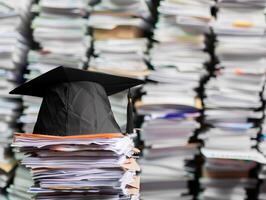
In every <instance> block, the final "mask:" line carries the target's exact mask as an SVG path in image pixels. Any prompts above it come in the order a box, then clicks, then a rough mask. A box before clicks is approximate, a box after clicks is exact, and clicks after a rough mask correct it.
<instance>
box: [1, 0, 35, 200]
mask: <svg viewBox="0 0 266 200" xmlns="http://www.w3.org/2000/svg"><path fill="white" fill-rule="evenodd" d="M30 5H31V0H13V1H9V0H0V26H1V29H0V85H1V86H0V87H1V89H0V194H1V192H2V190H3V188H5V187H6V186H7V185H8V184H9V182H10V180H11V179H12V177H13V172H14V168H15V166H16V162H15V161H14V158H13V155H12V152H11V150H10V143H11V141H12V134H13V131H14V130H18V125H17V118H18V117H19V114H20V111H21V99H20V97H13V98H12V97H10V96H9V95H8V93H9V91H10V90H11V89H13V88H14V87H16V85H17V84H18V83H19V81H20V79H21V71H22V70H23V67H24V65H25V63H26V54H27V52H28V41H27V38H26V36H27V35H28V31H29V28H28V24H29V18H30V15H29V12H28V11H29V7H30ZM0 198H1V199H4V198H5V197H4V196H0Z"/></svg>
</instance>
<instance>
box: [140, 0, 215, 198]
mask: <svg viewBox="0 0 266 200" xmlns="http://www.w3.org/2000/svg"><path fill="white" fill-rule="evenodd" d="M212 5H213V2H212V1H207V0H201V1H193V0H190V1H187V0H186V1H182V0H181V1H171V0H163V1H161V2H160V6H159V8H158V11H159V17H158V22H157V24H156V29H155V30H154V40H155V41H156V42H154V43H153V46H152V49H151V51H150V63H151V65H152V67H153V68H154V70H153V71H152V72H151V73H150V75H149V76H148V80H150V81H151V82H149V83H147V84H146V85H145V86H144V87H143V89H142V91H143V93H144V95H143V96H142V98H141V102H137V104H136V107H137V112H138V114H140V115H144V116H145V117H144V123H143V124H142V126H141V139H142V140H143V141H144V145H145V150H144V154H143V160H144V165H143V166H142V167H143V168H144V169H145V168H146V167H148V166H146V165H147V164H149V162H150V163H155V166H156V165H158V166H159V167H160V168H161V169H160V170H157V173H156V170H155V169H154V170H151V171H150V177H152V176H154V177H158V179H160V180H157V182H158V185H157V186H156V185H154V184H153V180H152V179H151V178H149V176H148V175H149V171H146V172H145V170H144V171H143V174H142V175H143V178H142V184H143V185H144V186H143V191H142V196H143V199H146V198H147V199H156V198H160V195H159V196H158V193H161V195H163V194H166V193H167V194H169V199H182V198H189V199H191V196H190V195H188V196H186V195H185V196H184V194H189V192H190V191H189V190H188V182H189V181H190V180H193V178H194V177H193V173H194V172H195V171H194V170H195V168H194V167H195V166H191V160H193V159H194V156H195V155H196V154H197V150H196V148H197V147H196V146H197V145H196V144H193V145H191V144H190V145H188V143H189V140H190V139H191V137H192V136H194V134H195V131H196V130H197V129H198V128H200V124H199V123H198V122H197V121H196V119H197V117H199V116H200V109H201V108H202V105H201V101H200V99H199V98H198V92H197V88H199V87H200V83H201V79H202V78H203V76H204V75H205V74H206V70H205V66H204V65H205V63H207V62H208V61H209V60H210V57H209V55H208V53H207V52H204V49H205V36H204V34H205V33H209V31H210V28H209V23H210V21H211V19H212V16H211V8H210V7H211V6H212ZM151 155H153V156H151ZM149 157H152V158H150V159H149ZM167 160H169V162H168V161H167ZM169 169H172V170H169ZM164 171H167V173H168V176H164ZM188 172H189V173H188ZM146 173H148V174H146ZM152 173H153V174H152ZM170 177H172V178H170ZM180 177H182V178H180ZM169 178H170V179H169ZM171 181H173V185H176V184H177V185H179V186H176V187H175V186H174V187H170V186H169V185H170V184H168V187H169V189H167V187H166V185H167V182H171ZM145 185H147V187H146V186H145ZM149 185H151V187H149ZM181 196H182V197H181ZM161 197H162V196H161Z"/></svg>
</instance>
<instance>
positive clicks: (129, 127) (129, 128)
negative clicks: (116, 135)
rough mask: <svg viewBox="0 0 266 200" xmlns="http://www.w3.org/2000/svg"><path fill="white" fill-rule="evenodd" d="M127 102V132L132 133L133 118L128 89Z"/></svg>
mask: <svg viewBox="0 0 266 200" xmlns="http://www.w3.org/2000/svg"><path fill="white" fill-rule="evenodd" d="M127 98H128V104H127V129H126V131H127V133H133V129H134V119H133V102H132V96H131V91H130V89H129V90H128V94H127Z"/></svg>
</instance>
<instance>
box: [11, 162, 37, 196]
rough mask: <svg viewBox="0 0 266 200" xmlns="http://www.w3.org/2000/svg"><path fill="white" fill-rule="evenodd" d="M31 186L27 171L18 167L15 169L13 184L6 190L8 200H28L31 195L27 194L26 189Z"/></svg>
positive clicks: (31, 182)
mask: <svg viewBox="0 0 266 200" xmlns="http://www.w3.org/2000/svg"><path fill="white" fill-rule="evenodd" d="M32 185H33V180H32V178H31V174H30V173H29V170H28V169H25V168H24V167H22V166H19V167H18V168H17V169H16V173H15V178H14V180H13V184H12V185H10V187H9V188H8V189H7V191H8V199H9V200H29V199H30V198H31V194H29V193H28V189H29V187H30V186H32Z"/></svg>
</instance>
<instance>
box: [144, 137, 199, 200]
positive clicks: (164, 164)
mask: <svg viewBox="0 0 266 200" xmlns="http://www.w3.org/2000/svg"><path fill="white" fill-rule="evenodd" d="M163 134H164V132H162V135H163ZM162 138H163V136H162ZM197 153H198V151H197V150H196V146H189V145H187V146H177V145H176V146H173V145H169V146H163V145H162V146H159V145H158V146H155V145H153V146H152V147H151V149H148V148H147V149H145V150H144V152H143V154H144V155H143V156H144V157H143V158H142V159H141V160H140V165H141V197H142V198H143V199H145V200H155V199H156V200H160V199H163V198H165V199H171V200H173V199H184V200H185V199H192V194H191V193H190V191H189V185H188V184H189V183H188V182H189V181H193V174H192V172H193V169H192V171H191V174H189V173H188V172H186V170H191V169H189V168H188V166H185V165H184V161H186V162H188V161H189V160H188V159H193V156H194V155H195V154H197Z"/></svg>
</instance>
